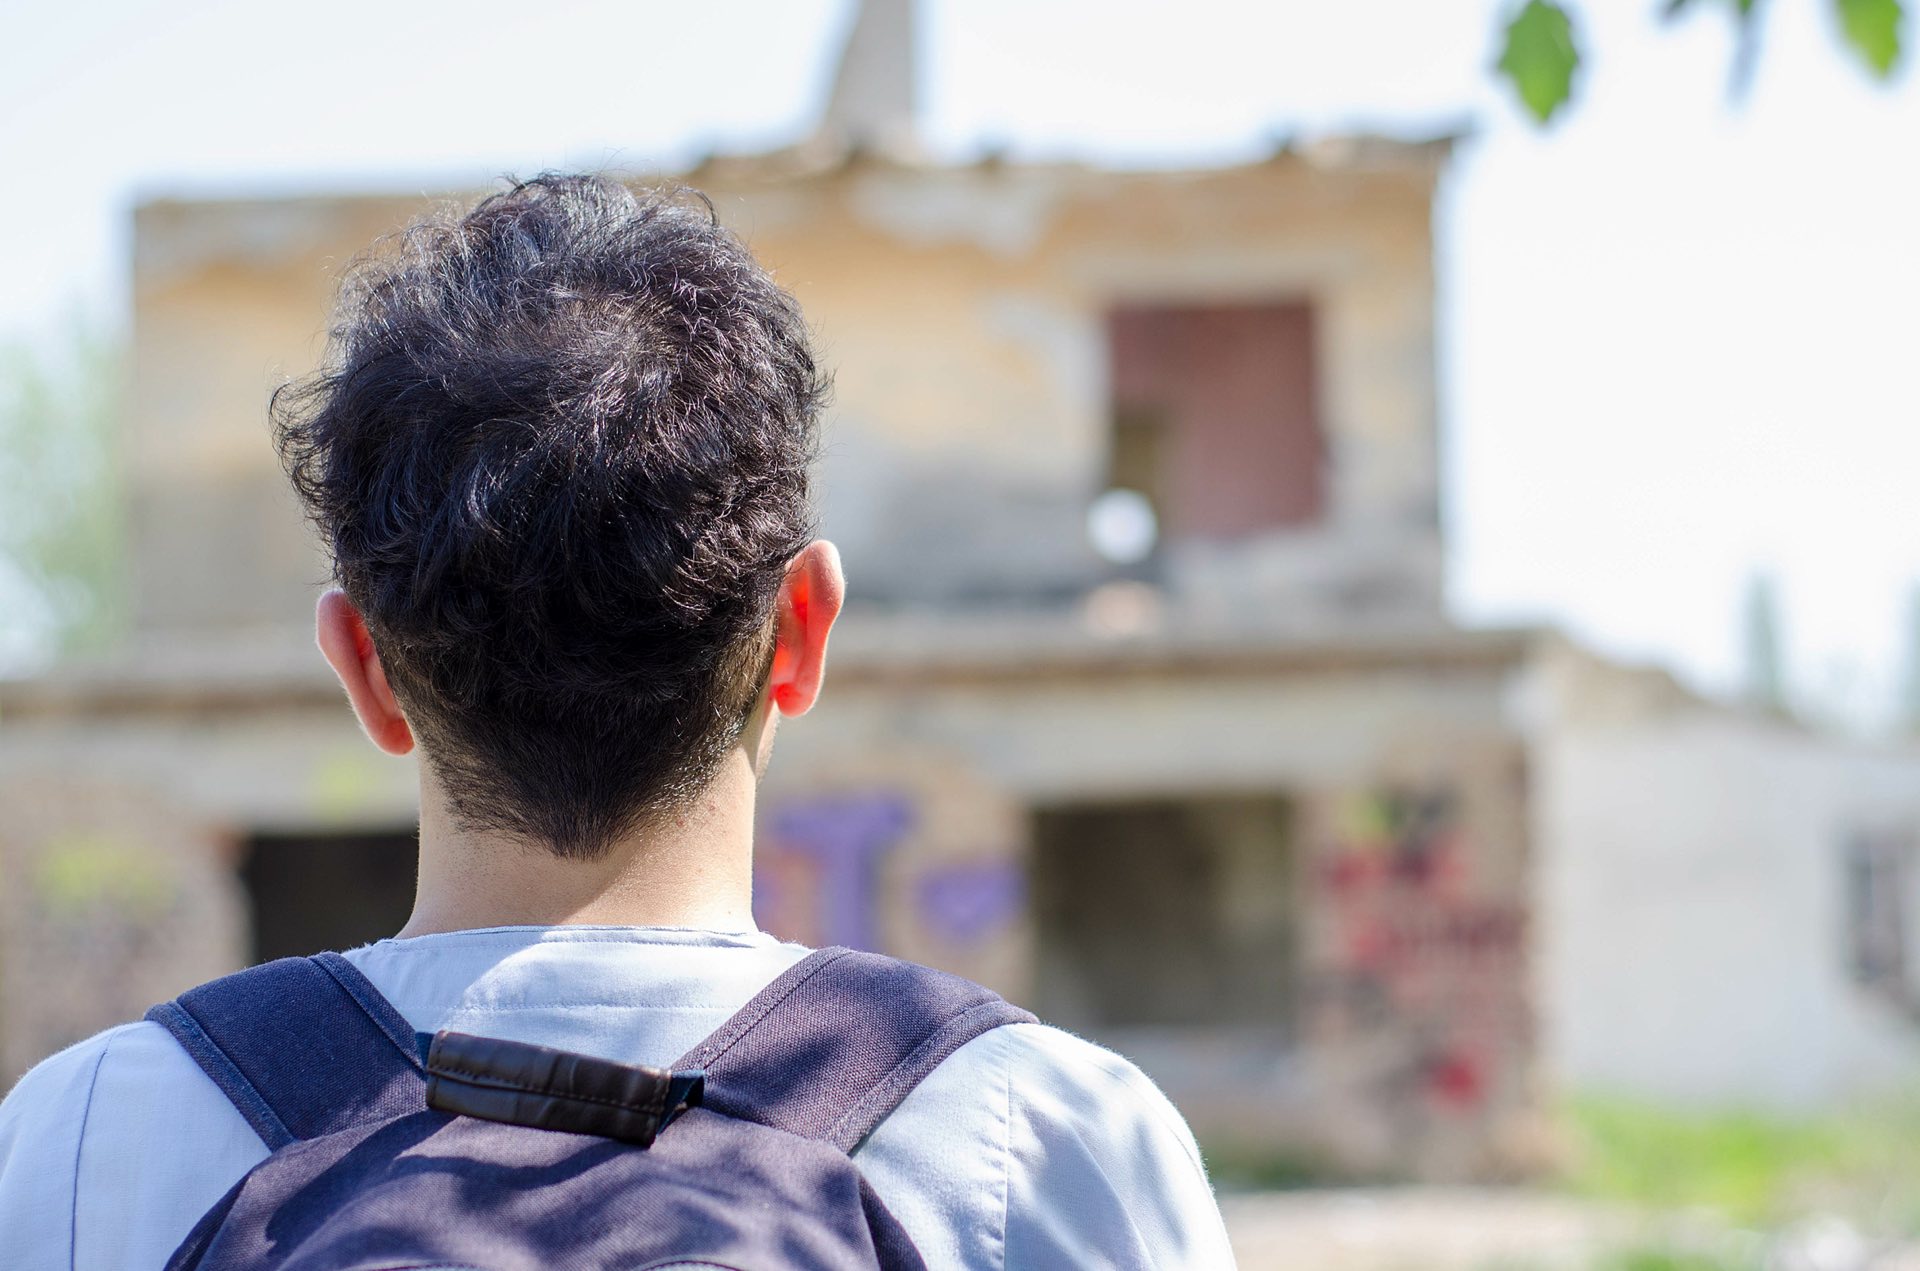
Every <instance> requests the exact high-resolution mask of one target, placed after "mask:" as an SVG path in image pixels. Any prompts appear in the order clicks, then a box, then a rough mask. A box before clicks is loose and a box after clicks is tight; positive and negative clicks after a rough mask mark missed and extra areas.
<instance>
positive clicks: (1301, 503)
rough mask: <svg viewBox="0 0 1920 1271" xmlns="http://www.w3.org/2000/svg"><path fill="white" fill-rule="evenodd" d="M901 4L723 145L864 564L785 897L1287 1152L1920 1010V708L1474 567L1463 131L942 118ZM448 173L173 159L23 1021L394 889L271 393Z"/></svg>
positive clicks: (1539, 1121) (1431, 1169)
mask: <svg viewBox="0 0 1920 1271" xmlns="http://www.w3.org/2000/svg"><path fill="white" fill-rule="evenodd" d="M910 17H911V15H910V13H909V12H908V11H907V9H906V8H905V6H904V5H903V4H873V5H869V6H868V8H867V9H866V10H865V12H864V13H863V16H862V18H861V24H860V25H859V26H858V27H857V28H856V31H855V33H854V36H853V38H852V41H851V44H850V47H849V51H848V55H847V58H846V60H845V62H844V64H843V73H842V76H841V79H840V82H839V83H838V85H837V87H836V90H835V93H834V97H833V100H832V102H831V104H830V106H829V108H828V111H827V114H826V117H825V121H824V123H823V126H822V128H821V130H820V132H819V134H818V135H817V136H816V137H814V138H813V139H811V140H810V141H808V142H807V143H805V144H802V145H799V146H796V147H793V148H791V149H788V150H783V151H780V152H777V153H771V154H763V155H756V156H751V157H734V158H720V157H716V158H713V159H710V160H708V161H707V162H705V163H703V164H701V165H700V166H699V167H697V168H696V169H695V170H693V171H691V172H688V173H685V174H682V179H684V180H686V181H687V182H689V183H691V184H694V185H697V186H699V187H701V188H702V189H704V190H706V191H708V192H709V193H710V194H711V196H712V197H713V199H714V201H715V204H716V205H717V207H718V208H719V210H720V213H721V215H722V217H723V219H724V220H725V221H726V222H727V223H729V224H730V225H732V226H733V227H735V228H736V229H737V230H738V231H739V232H740V233H741V234H742V235H743V236H744V237H745V238H746V239H747V240H748V242H749V243H750V244H751V245H752V247H753V248H754V250H755V251H756V252H757V253H758V254H759V255H760V256H761V258H762V259H764V260H765V261H767V262H768V263H770V264H771V265H772V266H773V268H774V269H775V271H776V273H777V275H778V277H779V279H780V281H781V282H782V283H783V284H784V285H786V286H787V287H789V288H790V289H791V290H792V291H793V292H794V293H795V294H796V295H797V296H798V297H799V299H800V301H801V303H802V305H803V306H804V308H805V309H806V311H807V313H808V315H809V317H810V319H811V321H812V322H813V324H814V326H815V327H816V329H817V332H818V337H819V347H820V350H821V352H822V353H823V355H824V357H825V360H826V361H827V362H828V363H829V364H830V365H831V366H832V367H833V368H834V371H835V375H836V395H835V404H834V408H833V411H832V415H831V418H830V421H829V424H828V435H827V446H826V454H825V458H824V463H823V469H822V488H823V513H824V526H825V530H826V532H827V533H828V534H829V535H830V536H831V537H833V538H835V539H836V540H837V541H838V542H839V543H840V545H841V547H842V549H843V551H844V553H845V557H846V560H847V565H848V570H849V573H850V575H851V578H852V580H853V605H852V607H851V610H850V612H849V614H848V616H847V618H846V623H845V627H844V629H843V631H842V633H841V634H840V635H839V636H837V637H836V643H835V647H834V657H833V664H832V674H831V677H830V683H829V689H828V695H827V698H826V699H825V702H824V703H823V706H822V708H821V710H819V711H818V712H816V713H815V714H814V715H812V716H810V717H809V718H808V719H807V720H806V721H805V722H804V723H802V724H799V725H797V726H794V727H792V728H791V729H789V730H787V732H786V733H785V734H784V736H783V742H782V746H781V750H780V754H779V756H778V758H777V759H776V761H775V765H774V770H773V772H772V774H771V775H770V777H769V779H768V783H767V787H766V791H765V798H764V803H763V810H764V816H763V826H762V842H761V864H760V873H759V880H758V899H757V905H758V908H759V911H760V914H761V919H762V922H763V923H764V924H765V925H766V926H767V927H768V928H769V929H771V930H774V931H776V932H779V933H781V934H784V935H788V936H790V937H793V938H796V939H801V940H805V941H809V942H814V943H833V942H838V943H848V944H855V945H862V946H868V947H875V948H882V949H886V950H888V951H892V952H896V953H900V954H903V955H905V956H909V957H914V958H917V959H920V960H923V961H927V962H931V963H934V964H937V965H941V966H945V967H948V968H951V969H954V970H957V971H960V972H962V973H965V974H968V975H971V976H974V977H976V978H978V979H981V980H983V981H985V982H987V983H990V984H993V985H995V986H996V987H999V988H1001V989H1002V990H1003V991H1005V992H1006V993H1008V994H1009V995H1010V996H1012V997H1014V998H1015V999H1016V1000H1019V1001H1022V1002H1024V1003H1027V1004H1030V1005H1032V1006H1033V1007H1034V1008H1035V1009H1037V1010H1038V1011H1040V1012H1041V1013H1042V1014H1043V1015H1045V1016H1047V1017H1049V1018H1050V1019H1052V1020H1054V1021H1055V1022H1058V1023H1060V1024H1062V1025H1064V1026H1067V1027H1069V1028H1073V1029H1075V1030H1078V1031H1081V1032H1084V1033H1086V1034H1089V1035H1091V1036H1094V1037H1096V1038H1099V1039H1101V1040H1103V1041H1106V1042H1108V1043H1110V1044H1112V1045H1115V1046H1117V1047H1118V1048H1120V1049H1122V1050H1123V1051H1125V1052H1126V1053H1128V1054H1129V1055H1131V1056H1133V1057H1134V1058H1136V1059H1137V1060H1139V1061H1140V1062H1141V1063H1142V1064H1143V1066H1144V1067H1146V1069H1147V1070H1148V1071H1149V1072H1150V1073H1152V1074H1153V1075H1154V1076H1155V1077H1156V1078H1157V1079H1159V1080H1160V1081H1161V1082H1162V1083H1163V1085H1165V1086H1166V1087H1167V1089H1168V1090H1169V1092H1170V1093H1171V1094H1172V1095H1173V1096H1174V1098H1175V1099H1176V1100H1177V1101H1178V1102H1179V1103H1180V1104H1181V1106H1182V1107H1183V1109H1184V1110H1185V1111H1186V1112H1187V1113H1188V1115H1189V1117H1190V1118H1191V1119H1192V1121H1193V1123H1194V1125H1195V1127H1196V1130H1197V1131H1198V1132H1199V1133H1200V1135H1201V1137H1202V1139H1203V1141H1205V1142H1206V1143H1207V1144H1208V1145H1209V1147H1210V1149H1211V1150H1213V1151H1214V1152H1215V1153H1216V1156H1217V1159H1220V1160H1223V1161H1225V1160H1237V1161H1239V1162H1242V1163H1244V1164H1247V1165H1248V1166H1257V1167H1262V1168H1268V1169H1278V1168H1299V1169H1309V1170H1321V1171H1344V1172H1350V1173H1357V1174H1402V1175H1407V1174H1410V1175H1419V1176H1427V1177H1436V1178H1465V1177H1479V1178H1486V1177H1502V1176H1511V1175H1515V1174H1520V1173H1524V1172H1527V1171H1530V1170H1533V1169H1536V1168H1538V1167H1540V1166H1541V1165H1542V1163H1543V1162H1544V1161H1545V1160H1547V1159H1548V1156H1549V1155H1550V1152H1551V1144H1552V1135H1551V1126H1550V1124H1549V1123H1548V1119H1547V1117H1546V1116H1545V1112H1544V1110H1545V1108H1546V1107H1547V1106H1548V1101H1547V1098H1546V1096H1547V1095H1548V1094H1549V1093H1550V1092H1551V1091H1552V1090H1553V1089H1555V1088H1557V1087H1558V1086H1559V1085H1561V1084H1563V1083H1567V1082H1577V1083H1585V1084H1597V1085H1603V1086H1608V1087H1611V1088H1615V1089H1620V1090H1625V1091H1631V1092H1640V1093H1644V1094H1650V1095H1658V1096H1666V1097H1679V1098H1686V1099H1690V1100H1695V1099H1715V1100H1722V1101H1726V1100H1770V1101H1774V1102H1781V1103H1799V1104H1805V1103H1811V1102H1817V1101H1819V1100H1822V1099H1828V1098H1832V1097H1836V1096H1838V1095H1839V1094H1841V1093H1843V1092H1845V1091H1847V1090H1850V1089H1852V1088H1855V1087H1856V1086H1857V1085H1858V1084H1859V1083H1860V1082H1862V1081H1865V1080H1869V1079H1875V1078H1879V1077H1884V1076H1885V1075H1886V1074H1888V1073H1891V1072H1895V1071H1899V1070H1901V1069H1902V1068H1903V1066H1905V1065H1908V1064H1910V1063H1911V1062H1912V1058H1913V1050H1914V1040H1915V1031H1914V1025H1913V1018H1914V1010H1915V1004H1916V1002H1917V1001H1920V996H1917V995H1916V988H1915V984H1916V979H1920V971H1916V970H1913V969H1910V967H1909V964H1908V961H1907V959H1908V957H1909V953H1908V950H1909V941H1910V939H1911V935H1910V931H1911V927H1910V925H1909V923H1910V919H1911V917H1914V916H1920V915H1917V914H1916V913H1915V911H1913V910H1912V908H1911V906H1912V905H1913V904H1914V903H1920V896H1912V895H1911V893H1913V891H1914V888H1915V885H1916V881H1915V880H1916V875H1915V873H1914V870H1913V867H1912V865H1911V858H1912V854H1913V851H1914V848H1913V846H1912V845H1913V842H1914V838H1913V828H1914V827H1915V826H1916V825H1920V780H1917V778H1920V764H1916V762H1915V760H1914V758H1913V757H1912V756H1910V755H1904V754H1891V753H1886V754H1868V753H1863V752H1856V751H1853V750H1849V749H1846V748H1843V747H1841V746H1839V745H1838V744H1836V743H1833V742H1830V741H1828V740H1824V739H1822V738H1819V737H1815V736H1811V735H1808V734H1806V733H1803V732H1801V731H1799V730H1797V729H1795V728H1793V727H1791V726H1789V725H1787V724H1785V723H1782V722H1780V721H1777V720H1774V719H1770V718H1767V717H1764V716H1759V715H1754V714H1749V713H1743V712H1739V711H1735V710H1731V709H1728V708H1725V707H1721V706H1716V705H1713V704H1710V703H1704V702H1700V701H1697V700H1694V699H1692V698H1690V697H1688V696H1687V695H1685V694H1683V693H1681V692H1680V691H1679V690H1678V689H1676V688H1675V687H1674V686H1673V684H1672V683H1671V682H1670V681H1669V680H1668V679H1666V677H1664V676H1661V675H1659V674H1655V673H1648V672H1638V671H1629V670H1623V669H1620V668H1616V667H1612V666H1609V665H1606V664H1604V663H1602V662H1599V661H1597V660H1595V659H1593V658H1590V657H1587V656H1585V655H1583V654H1581V653H1580V652H1579V651H1577V650H1575V649H1573V648H1571V647H1570V646H1568V645H1567V644H1566V643H1565V642H1563V641H1561V640H1559V639H1557V638H1555V637H1553V636H1552V635H1551V634H1548V633H1538V632H1500V633H1488V632H1469V631H1463V630H1460V629H1457V628H1455V627H1453V626H1452V625H1450V624H1449V623H1448V621H1447V619H1446V616H1445V612H1444V609H1443V604H1442V597H1443V590H1444V589H1443V583H1444V578H1443V565H1444V560H1445V553H1444V550H1443V548H1444V544H1443V534H1442V524H1443V522H1442V518H1441V516H1440V508H1439V500H1438V491H1439V480H1438V475H1437V470H1436V455H1437V446H1436V415H1435V404H1434V329H1433V322H1434V299H1433V268H1432V265H1433V261H1432V246H1431V237H1432V236H1431V214H1432V205H1433V197H1434V191H1435V185H1436V182H1437V181H1438V180H1439V179H1440V177H1441V175H1442V173H1443V171H1444V168H1445V164H1446V160H1447V155H1448V152H1449V146H1450V143H1449V142H1448V141H1447V140H1446V139H1437V140H1431V141H1422V142H1403V141H1389V140H1384V139H1380V138H1372V137H1347V138H1337V139H1329V140H1324V141H1321V142H1318V143H1315V144H1313V145H1311V146H1303V147H1290V146H1282V147H1279V148H1277V149H1276V150H1275V151H1274V152H1273V153H1272V154H1271V155H1270V156H1268V157H1267V158H1265V159H1263V160H1260V161H1257V162H1253V163H1248V164H1244V165H1240V166H1234V167H1228V168H1218V169H1207V170H1195V171H1116V170H1108V169H1103V168H1098V167H1089V166H1083V165H1077V164H1028V163H1013V162H1003V161H999V160H994V159H987V160H983V161H980V162H975V163H968V164H962V165H953V164H943V163H938V162H934V161H931V160H929V159H928V158H926V157H925V156H924V155H923V154H921V153H920V152H919V151H918V150H917V149H916V147H915V144H914V139H913V132H912V127H911V125H912V111H911V103H912V93H913V85H912V77H911V75H910V74H909V73H908V72H907V70H906V68H907V67H908V66H909V65H910V62H909V60H908V59H907V58H906V57H905V56H904V54H903V52H902V50H903V49H904V48H905V42H906V41H907V39H908V38H909V36H910V26H911V22H910ZM421 210H422V205H421V203H420V202H419V201H418V200H416V199H412V198H398V197H378V196H368V197H326V198H274V199H264V200H238V199H236V200H200V201H168V200H162V201H154V202H150V203H147V204H145V205H143V206H142V207H140V209H139V210H138V213H137V216H136V222H135V321H134V343H135V384H134V391H133V393H132V395H131V402H132V405H131V409H130V413H129V417H128V419H127V421H126V430H125V438H124V447H123V454H124V463H125V476H126V487H127V493H128V498H129V501H130V511H129V523H130V526H131V542H130V551H131V557H132V562H133V570H132V579H133V586H134V590H135V594H134V597H133V601H134V604H133V608H134V612H135V614H136V622H135V632H134V634H133V637H132V638H131V639H130V641H129V642H128V644H127V646H126V647H125V649H124V650H123V651H122V652H121V653H120V654H119V655H117V656H115V657H113V658H111V659H108V660H105V661H102V662H99V663H95V664H89V665H74V666H69V667H66V668H63V669H61V670H60V671H58V672H57V673H55V674H52V675H49V676H46V677H43V678H40V679H37V680H34V681H30V682H23V683H17V684H9V685H6V686H5V687H4V690H3V691H0V709H4V716H0V719H3V721H4V722H0V853H4V857H3V859H4V868H5V874H4V878H5V880H6V881H5V885H4V887H0V1060H3V1061H4V1066H5V1067H6V1068H7V1069H8V1070H9V1071H11V1072H17V1071H19V1070H21V1069H22V1068H24V1067H25V1066H26V1065H28V1064H30V1063H31V1062H33V1061H34V1060H36V1059H38V1058H39V1057H41V1056H42V1055H44V1054H46V1053H48V1052H49V1051H51V1050H53V1049H55V1048H57V1047H59V1046H61V1045H63V1044H66V1043H68V1042H71V1041H73V1040H76V1039H77V1038H79V1037H81V1036H83V1035H85V1034H87V1033H89V1032H91V1031H93V1030H94V1029H96V1028H98V1027H101V1026H104V1025H106V1024H109V1023H112V1022H115V1021H117V1020H120V1019H124V1018H131V1017H133V1016H135V1015H137V1014H138V1013H139V1012H140V1011H141V1010H143V1009H144V1008H145V1007H146V1006H147V1005H148V1004H149V1003H150V1002H152V1001H155V1000H159V999H161V998H164V997H167V996H169V995H171V994H172V993H174V992H175V991H177V990H178V989H180V988H182V987H184V986H185V985H187V984H188V983H191V982H194V981H196V980H198V979H202V978H206V977H208V976H211V975H214V974H217V973H220V972H223V971H225V970H229V969H231V968H234V967H237V966H240V965H243V964H245V963H247V962H249V961H251V960H254V959H256V958H266V957H272V956H278V955H281V954H286V953H294V952H306V951H310V950H312V949H315V948H319V947H324V946H328V945H338V944H342V943H352V942H357V941H360V940H364V939H369V938H373V937H376V936H378V935H380V934H383V933H386V932H390V931H391V930H393V929H396V928H397V927H398V926H399V925H400V923H401V922H402V921H403V920H404V918H405V915H406V912H407V910H408V907H409V903H410V898H411V878H412V856H411V852H412V835H413V826H414V816H415V807H414V785H413V773H412V770H411V767H410V766H409V765H408V764H406V763H400V762H394V761H389V760H386V759H384V758H382V757H380V756H379V755H377V754H376V753H375V752H374V751H373V749H372V748H371V747H370V746H368V745H366V744H365V743H364V741H363V740H362V739H361V737H360V736H359V734H358V733H357V731H356V729H355V727H354V724H353V722H352V720H351V718H350V716H349V715H348V713H347V711H346V709H345V707H344V704H343V702H342V701H341V700H340V694H339V692H338V690H337V688H336V687H335V686H334V684H333V683H332V680H331V678H330V676H329V674H328V672H327V671H326V669H325V667H324V666H323V665H322V663H321V662H320V660H319V658H318V656H317V655H316V654H315V653H314V651H313V649H312V645H311V636H310V629H309V625H308V624H309V621H310V619H309V615H310V612H311V605H312V600H313V597H314V594H315V589H316V587H317V585H318V584H320V583H321V582H322V581H323V579H324V577H325V565H324V562H323V561H322V560H321V558H320V557H319V556H318V555H317V554H316V550H315V547H314V545H313V543H312V541H311V539H310V537H309V535H308V534H307V532H306V531H305V529H304V527H303V526H302V524H301V522H300V518H299V515H298V513H297V510H296V509H295V507H294V504H293V502H292V499H291V496H290V495H289V494H288V493H287V492H286V490H285V483H284V480H283V478H282V476H281V474H280V472H279V471H278V469H277V467H276V466H275V462H274V459H273V456H272V454H271V452H270V450H269V447H268V444H267V440H266V432H265V427H264V422H263V417H264V411H263V404H264V402H265V399H266V397H267V395H268V393H269V392H270V391H271V390H272V388H273V387H274V386H276V385H277V384H279V383H281V382H282V381H283V380H284V379H286V378H287V377H289V376H292V375H297V374H300V373H302V372H304V371H306V370H307V369H309V368H310V367H311V366H312V365H313V364H314V362H315V360H316V359H317V357H318V355H319V352H320V348H321V342H322V338H323V326H324V315H325V313H326V310H327V306H328V302H329V298H330V293H331V290H332V287H333V284H334V281H335V279H336V278H337V276H338V273H339V269H340V266H341V264H342V262H344V261H346V260H348V259H349V258H351V257H352V256H353V255H355V254H356V253H357V252H359V251H360V250H361V249H363V248H364V247H365V246H366V245H367V244H368V243H369V242H371V241H372V240H374V239H375V238H376V237H378V236H380V235H382V234H385V233H387V232H390V231H392V230H393V229H395V228H397V227H398V226H400V225H402V224H404V223H405V222H406V221H407V220H409V219H410V218H412V217H413V216H415V215H417V214H418V213H419V212H420V211H421ZM1916 965H1920V964H1916Z"/></svg>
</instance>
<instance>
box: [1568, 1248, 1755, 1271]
mask: <svg viewBox="0 0 1920 1271" xmlns="http://www.w3.org/2000/svg"><path fill="white" fill-rule="evenodd" d="M1763 1265H1764V1264H1763V1263H1762V1262H1761V1260H1760V1259H1758V1258H1751V1257H1746V1256H1743V1255H1740V1254H1728V1253H1719V1252H1715V1251H1712V1250H1700V1249H1684V1248H1675V1247H1671V1246H1667V1245H1643V1246H1636V1247H1634V1248H1631V1249H1620V1250H1616V1251H1614V1252H1612V1253H1606V1254H1602V1255H1601V1256H1600V1257H1598V1258H1596V1259H1595V1260H1594V1261H1593V1263H1592V1267H1591V1271H1761V1268H1762V1266H1763Z"/></svg>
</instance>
